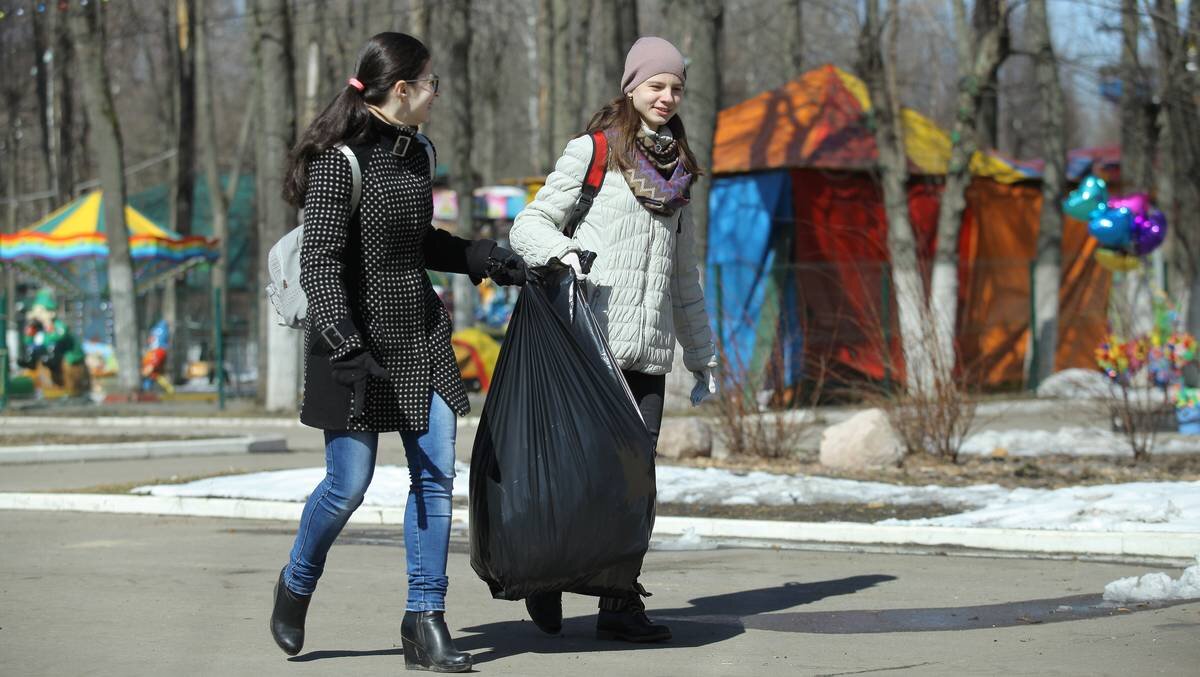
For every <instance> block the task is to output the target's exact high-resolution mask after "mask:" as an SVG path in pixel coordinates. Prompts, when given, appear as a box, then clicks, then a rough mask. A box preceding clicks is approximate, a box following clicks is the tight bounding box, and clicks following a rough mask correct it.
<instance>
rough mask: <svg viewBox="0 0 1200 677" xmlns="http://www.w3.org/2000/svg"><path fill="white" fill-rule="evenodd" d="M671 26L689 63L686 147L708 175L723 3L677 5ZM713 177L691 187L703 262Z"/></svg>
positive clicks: (671, 14) (670, 12)
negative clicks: (687, 144) (709, 193)
mask: <svg viewBox="0 0 1200 677" xmlns="http://www.w3.org/2000/svg"><path fill="white" fill-rule="evenodd" d="M668 17H669V19H670V21H669V23H670V24H671V25H672V26H675V27H677V28H675V29H674V30H677V31H679V32H680V33H681V35H679V36H678V37H677V44H678V45H679V46H680V47H681V51H682V52H683V55H684V60H685V62H686V63H687V94H686V96H685V105H684V108H683V116H684V119H685V120H686V122H687V133H688V143H689V145H690V146H691V148H692V152H693V153H695V155H696V160H697V161H698V162H699V163H700V166H701V167H703V168H705V170H706V171H708V170H709V168H711V167H712V154H713V134H715V133H716V130H717V114H718V113H719V112H720V102H721V55H722V52H721V37H722V32H723V31H724V25H725V7H724V2H723V0H695V1H694V2H689V3H676V4H674V5H671V6H670V7H669V9H668ZM711 185H712V178H711V177H704V178H703V179H702V180H701V181H698V182H696V183H695V184H693V187H692V202H691V205H690V207H689V209H691V211H692V217H693V219H692V220H693V223H694V224H695V228H696V246H697V248H698V250H697V254H698V255H699V256H700V260H702V261H703V260H704V257H705V254H706V246H705V245H706V244H707V242H708V192H709V189H710V187H711Z"/></svg>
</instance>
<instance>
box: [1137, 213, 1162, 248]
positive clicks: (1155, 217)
mask: <svg viewBox="0 0 1200 677" xmlns="http://www.w3.org/2000/svg"><path fill="white" fill-rule="evenodd" d="M1165 239H1167V217H1166V216H1165V215H1164V214H1163V213H1162V212H1160V211H1158V210H1157V209H1154V208H1151V209H1150V210H1149V212H1148V213H1147V214H1146V215H1145V216H1142V215H1140V214H1138V215H1135V216H1134V217H1133V237H1132V242H1133V252H1134V253H1135V254H1137V255H1138V256H1145V255H1146V254H1149V253H1150V252H1152V251H1154V250H1155V249H1158V246H1159V245H1160V244H1162V243H1163V240H1165Z"/></svg>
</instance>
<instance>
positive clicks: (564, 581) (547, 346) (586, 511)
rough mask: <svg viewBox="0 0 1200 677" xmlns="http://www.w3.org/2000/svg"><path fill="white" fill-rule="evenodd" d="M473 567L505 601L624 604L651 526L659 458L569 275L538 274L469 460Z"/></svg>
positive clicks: (528, 288)
mask: <svg viewBox="0 0 1200 677" xmlns="http://www.w3.org/2000/svg"><path fill="white" fill-rule="evenodd" d="M470 479H471V494H470V495H471V500H470V510H471V566H472V568H474V569H475V573H477V574H478V575H479V577H480V578H482V579H483V580H484V582H486V583H487V584H488V586H489V587H490V588H491V591H492V596H493V597H495V598H497V599H512V600H516V599H523V598H525V597H527V596H529V595H531V594H533V593H538V592H552V591H567V592H575V593H581V594H587V595H603V596H628V595H630V594H632V593H634V592H636V591H637V588H636V587H635V582H636V580H637V576H638V573H639V572H640V571H641V566H642V559H643V557H645V554H646V549H647V547H648V546H649V543H650V532H651V530H652V528H653V526H654V499H655V482H654V448H653V443H652V442H651V440H650V435H649V433H648V432H647V431H646V425H645V423H644V422H643V421H642V418H641V414H640V413H639V412H638V409H637V405H636V403H635V402H634V399H633V395H632V394H631V393H630V391H629V387H628V386H627V385H626V383H625V379H624V377H623V376H622V375H621V370H620V367H618V366H617V362H616V360H615V359H614V358H613V356H612V353H611V351H610V350H609V348H608V343H607V342H606V341H605V338H604V334H603V332H602V331H601V330H600V327H599V325H598V324H597V322H596V318H595V316H594V315H593V314H592V312H591V309H590V308H589V307H588V305H587V302H586V301H585V299H584V296H583V294H582V292H581V290H580V289H579V286H578V283H577V282H576V280H575V276H574V275H573V274H572V273H571V272H570V268H567V267H565V266H562V265H561V264H559V263H558V262H557V260H553V261H552V262H551V263H550V264H549V265H547V266H543V267H538V268H532V269H530V271H529V281H528V282H527V284H526V285H525V287H524V288H523V289H522V290H521V294H520V296H519V297H518V298H517V303H516V307H515V308H514V309H513V315H512V319H511V321H510V322H509V328H508V334H507V336H506V337H505V339H504V344H503V346H502V347H501V350H500V357H499V359H498V361H497V363H496V369H495V371H494V373H493V375H492V383H491V387H490V389H489V390H488V395H487V400H486V401H485V403H484V405H483V414H482V416H481V418H480V421H479V430H478V432H477V433H476V435H475V446H474V451H473V455H472V458H471V478H470Z"/></svg>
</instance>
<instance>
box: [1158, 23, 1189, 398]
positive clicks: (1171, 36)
mask: <svg viewBox="0 0 1200 677" xmlns="http://www.w3.org/2000/svg"><path fill="white" fill-rule="evenodd" d="M1152 20H1153V24H1154V33H1155V37H1156V43H1157V47H1158V60H1159V73H1160V75H1159V98H1160V100H1161V102H1162V104H1161V105H1162V112H1163V115H1162V127H1163V131H1162V132H1161V138H1162V139H1163V140H1164V141H1163V146H1164V148H1166V149H1169V150H1168V151H1167V152H1164V153H1163V154H1162V157H1163V160H1164V163H1163V164H1164V165H1166V167H1165V171H1163V172H1162V176H1160V180H1159V197H1160V200H1162V201H1163V203H1164V207H1165V209H1166V211H1167V216H1168V219H1169V221H1170V223H1171V224H1172V227H1171V230H1170V232H1169V236H1168V241H1167V245H1168V246H1169V247H1170V249H1171V252H1170V253H1171V259H1172V268H1173V269H1174V277H1175V278H1176V279H1177V280H1179V281H1180V282H1181V285H1179V286H1181V287H1183V288H1186V289H1188V308H1187V321H1186V330H1187V331H1188V332H1189V333H1191V334H1193V335H1200V185H1197V183H1196V177H1197V176H1200V109H1198V106H1197V96H1198V95H1200V83H1198V82H1197V78H1196V76H1195V75H1194V74H1192V73H1189V72H1188V46H1189V43H1190V42H1191V40H1193V39H1194V36H1195V35H1200V2H1198V1H1197V0H1192V2H1191V3H1189V7H1188V23H1187V30H1186V31H1180V30H1179V12H1178V8H1177V5H1176V3H1175V2H1174V0H1154V6H1153V12H1152ZM1176 288H1179V287H1176ZM1187 377H1188V380H1189V384H1190V385H1193V386H1195V385H1197V383H1196V379H1197V374H1196V373H1195V370H1194V369H1193V370H1190V371H1189V373H1188V375H1187Z"/></svg>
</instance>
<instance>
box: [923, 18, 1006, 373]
mask: <svg viewBox="0 0 1200 677" xmlns="http://www.w3.org/2000/svg"><path fill="white" fill-rule="evenodd" d="M1005 4H1006V2H1005V0H978V1H977V3H976V7H975V20H974V21H973V22H972V24H973V25H972V26H971V27H970V28H968V24H967V18H966V16H967V10H966V6H965V3H964V0H954V18H955V25H956V29H957V35H956V40H957V43H958V83H959V84H958V115H957V116H956V118H955V121H954V131H953V133H952V134H951V135H950V138H951V144H952V145H951V148H950V164H949V167H948V168H947V170H946V183H945V188H944V189H943V191H942V200H941V204H940V205H939V206H938V225H937V249H936V251H935V253H934V260H933V275H932V284H931V291H930V299H929V307H930V315H931V318H932V320H933V323H932V325H931V329H932V334H933V335H932V339H933V344H934V349H933V352H932V357H933V361H934V368H935V369H936V377H937V378H939V379H949V378H950V375H951V373H952V371H953V369H954V365H955V360H956V356H955V345H954V343H955V335H954V330H955V319H956V317H957V315H958V250H959V235H960V234H961V231H962V216H963V211H964V210H965V209H966V205H967V200H966V190H967V187H968V186H969V185H970V184H971V157H972V156H974V155H975V151H977V150H979V146H980V139H981V131H982V130H981V124H986V118H987V116H986V114H985V107H986V103H987V102H986V98H985V91H986V90H987V89H989V88H990V89H993V90H994V87H995V81H996V71H997V69H999V68H1000V64H1001V63H1002V62H1003V61H1004V58H1005V57H1006V56H1007V52H1008V28H1007V12H1006V11H1005ZM989 133H991V132H989Z"/></svg>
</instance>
